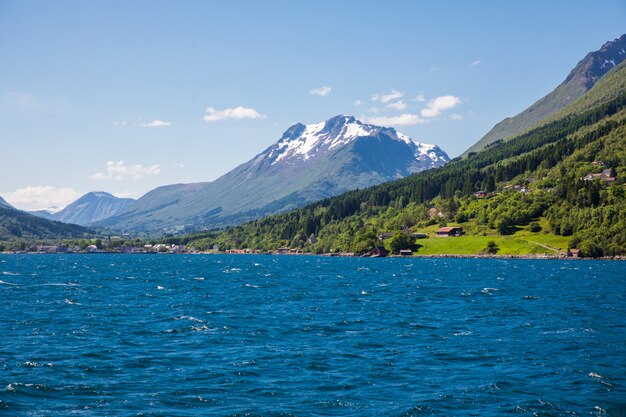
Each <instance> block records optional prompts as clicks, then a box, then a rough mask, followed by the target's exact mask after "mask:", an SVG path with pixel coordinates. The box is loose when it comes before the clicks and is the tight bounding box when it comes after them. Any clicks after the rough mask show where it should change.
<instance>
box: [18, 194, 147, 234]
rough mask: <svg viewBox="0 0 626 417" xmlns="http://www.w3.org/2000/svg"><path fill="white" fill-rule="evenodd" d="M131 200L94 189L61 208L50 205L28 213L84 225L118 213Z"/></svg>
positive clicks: (131, 200)
mask: <svg viewBox="0 0 626 417" xmlns="http://www.w3.org/2000/svg"><path fill="white" fill-rule="evenodd" d="M133 201H135V200H133V199H132V198H118V197H115V196H114V195H112V194H109V193H106V192H104V191H94V192H90V193H87V194H85V195H83V196H82V197H80V198H79V199H78V200H76V201H74V202H73V203H72V204H70V205H68V206H67V207H65V208H64V209H62V210H59V209H58V208H56V207H51V208H49V209H46V210H38V211H32V212H30V213H31V214H34V215H35V216H38V217H43V218H45V219H48V220H58V221H60V222H64V223H73V224H79V225H82V226H86V225H90V224H92V223H94V222H97V221H99V220H103V219H106V218H107V217H111V216H113V215H115V214H117V213H119V212H120V211H122V210H124V209H125V208H126V207H128V206H129V205H130V204H131V203H132V202H133Z"/></svg>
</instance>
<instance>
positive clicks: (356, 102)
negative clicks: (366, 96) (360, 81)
mask: <svg viewBox="0 0 626 417" xmlns="http://www.w3.org/2000/svg"><path fill="white" fill-rule="evenodd" d="M361 104H363V102H362V101H361V100H358V99H357V100H354V107H359V106H360V105H361Z"/></svg>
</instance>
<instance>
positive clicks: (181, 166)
mask: <svg viewBox="0 0 626 417" xmlns="http://www.w3.org/2000/svg"><path fill="white" fill-rule="evenodd" d="M172 166H173V167H174V168H179V169H183V168H185V164H181V163H179V162H177V163H175V164H172Z"/></svg>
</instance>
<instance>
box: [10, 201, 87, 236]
mask: <svg viewBox="0 0 626 417" xmlns="http://www.w3.org/2000/svg"><path fill="white" fill-rule="evenodd" d="M93 234H94V232H93V231H91V230H88V229H86V228H84V227H82V226H77V225H74V224H66V223H61V222H57V221H51V220H48V219H42V218H40V217H37V216H34V215H32V214H30V213H26V212H25V211H21V210H17V209H14V208H9V207H6V206H5V205H0V241H4V240H8V241H10V240H19V239H21V240H34V239H62V238H78V237H88V236H93Z"/></svg>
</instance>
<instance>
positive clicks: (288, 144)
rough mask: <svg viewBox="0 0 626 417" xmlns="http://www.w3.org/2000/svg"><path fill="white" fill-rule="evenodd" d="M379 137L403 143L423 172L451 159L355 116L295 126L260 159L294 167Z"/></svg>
mask: <svg viewBox="0 0 626 417" xmlns="http://www.w3.org/2000/svg"><path fill="white" fill-rule="evenodd" d="M378 135H386V136H387V137H389V138H390V139H392V140H395V141H398V142H404V143H405V144H406V145H407V146H408V147H409V149H411V151H412V152H413V155H414V156H415V158H416V160H418V161H420V162H422V163H423V164H424V167H423V168H424V169H426V168H433V167H436V166H440V165H442V164H444V163H446V162H448V161H449V159H450V158H448V155H446V153H445V152H443V151H442V150H441V149H440V148H439V147H438V146H437V145H430V144H427V143H420V142H416V141H414V140H413V139H411V138H410V137H408V136H406V135H405V134H403V133H400V132H397V131H396V130H395V129H393V128H390V127H381V126H375V125H371V124H364V123H362V122H360V121H359V120H356V119H355V118H354V117H353V116H345V115H340V116H336V117H333V118H332V119H329V120H327V121H325V122H321V123H315V124H311V125H303V124H301V123H298V124H295V125H293V126H291V127H290V128H289V129H287V131H286V132H285V133H284V134H283V137H282V138H280V140H279V141H278V142H277V143H276V144H275V145H273V146H271V147H270V148H269V149H267V150H266V151H265V152H264V153H263V154H261V156H265V157H267V158H268V159H269V160H271V161H272V162H271V164H272V165H273V164H276V163H279V162H281V161H282V162H283V163H287V164H295V163H298V162H300V161H306V160H308V159H310V158H312V157H315V156H316V155H318V154H323V153H325V152H329V151H332V150H333V149H335V148H338V147H341V146H345V145H347V144H349V143H351V142H354V141H356V140H358V139H359V138H362V137H371V136H378ZM257 158H258V157H257Z"/></svg>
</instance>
